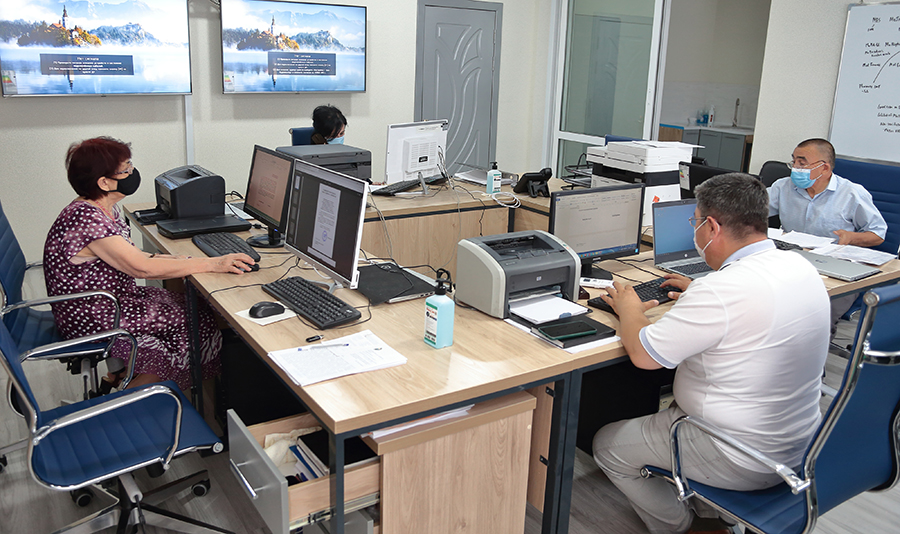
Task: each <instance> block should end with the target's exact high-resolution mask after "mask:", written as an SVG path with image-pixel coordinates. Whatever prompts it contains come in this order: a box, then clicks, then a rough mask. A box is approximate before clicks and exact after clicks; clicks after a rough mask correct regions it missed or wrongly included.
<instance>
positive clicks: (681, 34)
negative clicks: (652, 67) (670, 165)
mask: <svg viewBox="0 0 900 534" xmlns="http://www.w3.org/2000/svg"><path fill="white" fill-rule="evenodd" d="M671 12H672V16H671V21H670V24H669V40H668V50H667V55H666V76H665V86H664V88H663V97H662V98H663V100H662V108H661V113H660V119H661V120H660V122H663V123H668V124H675V125H679V126H684V125H686V124H687V118H688V117H694V116H696V114H697V112H698V111H699V110H701V109H708V108H709V107H710V106H715V108H716V123H717V124H720V125H731V121H732V118H733V117H734V103H735V99H737V98H740V99H741V105H740V108H739V113H738V124H739V125H742V126H753V124H754V119H755V117H756V112H757V99H758V93H759V84H760V73H761V71H762V62H763V54H764V50H765V44H766V27H767V25H768V16H769V0H673V1H672V10H671Z"/></svg>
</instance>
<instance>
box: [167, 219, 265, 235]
mask: <svg viewBox="0 0 900 534" xmlns="http://www.w3.org/2000/svg"><path fill="white" fill-rule="evenodd" d="M156 229H157V230H158V231H159V235H161V236H163V237H168V238H169V239H181V238H183V237H192V236H195V235H197V234H209V233H212V232H243V231H245V230H249V229H250V223H248V222H247V221H245V220H243V219H241V218H240V217H235V216H234V215H215V216H213V217H198V218H196V219H168V220H165V221H157V223H156Z"/></svg>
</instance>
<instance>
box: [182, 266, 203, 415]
mask: <svg viewBox="0 0 900 534" xmlns="http://www.w3.org/2000/svg"><path fill="white" fill-rule="evenodd" d="M184 286H185V287H184V290H185V297H186V300H187V309H188V317H190V321H191V324H190V326H189V328H188V332H189V335H190V336H191V342H190V359H191V382H192V383H191V403H192V404H193V405H194V408H196V409H197V411H198V412H200V415H201V416H202V415H203V413H204V412H203V368H202V365H203V362H202V361H201V356H200V309H199V303H198V301H197V289H196V288H195V287H194V284H193V283H191V281H190V280H187V279H185V284H184Z"/></svg>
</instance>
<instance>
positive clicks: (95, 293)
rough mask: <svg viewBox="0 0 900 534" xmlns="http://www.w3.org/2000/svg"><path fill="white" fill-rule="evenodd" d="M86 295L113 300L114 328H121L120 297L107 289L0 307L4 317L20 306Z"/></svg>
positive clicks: (31, 306)
mask: <svg viewBox="0 0 900 534" xmlns="http://www.w3.org/2000/svg"><path fill="white" fill-rule="evenodd" d="M85 297H106V298H108V299H110V300H112V302H113V306H115V307H116V313H115V315H114V316H113V328H119V315H120V314H121V310H120V309H119V299H117V298H116V296H115V295H113V294H112V293H110V292H109V291H106V290H105V289H95V290H92V291H84V292H81V293H71V294H69V295H57V296H55V297H43V298H39V299H32V300H23V301H21V302H17V303H15V304H10V305H9V306H6V307H5V308H2V309H0V318H3V316H4V315H6V314H7V313H9V312H11V311H13V310H18V309H19V308H33V307H35V306H43V305H44V304H53V303H55V302H64V301H67V300H75V299H81V298H85Z"/></svg>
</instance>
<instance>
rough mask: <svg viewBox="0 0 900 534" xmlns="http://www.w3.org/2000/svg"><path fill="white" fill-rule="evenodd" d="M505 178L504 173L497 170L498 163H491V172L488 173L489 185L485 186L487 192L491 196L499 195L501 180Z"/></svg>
mask: <svg viewBox="0 0 900 534" xmlns="http://www.w3.org/2000/svg"><path fill="white" fill-rule="evenodd" d="M502 177H503V173H502V172H500V171H498V170H497V162H496V161H492V162H491V170H489V171H488V172H487V183H486V184H485V190H486V191H487V193H488V194H489V195H492V194H494V193H497V192H498V191H500V179H501V178H502Z"/></svg>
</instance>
